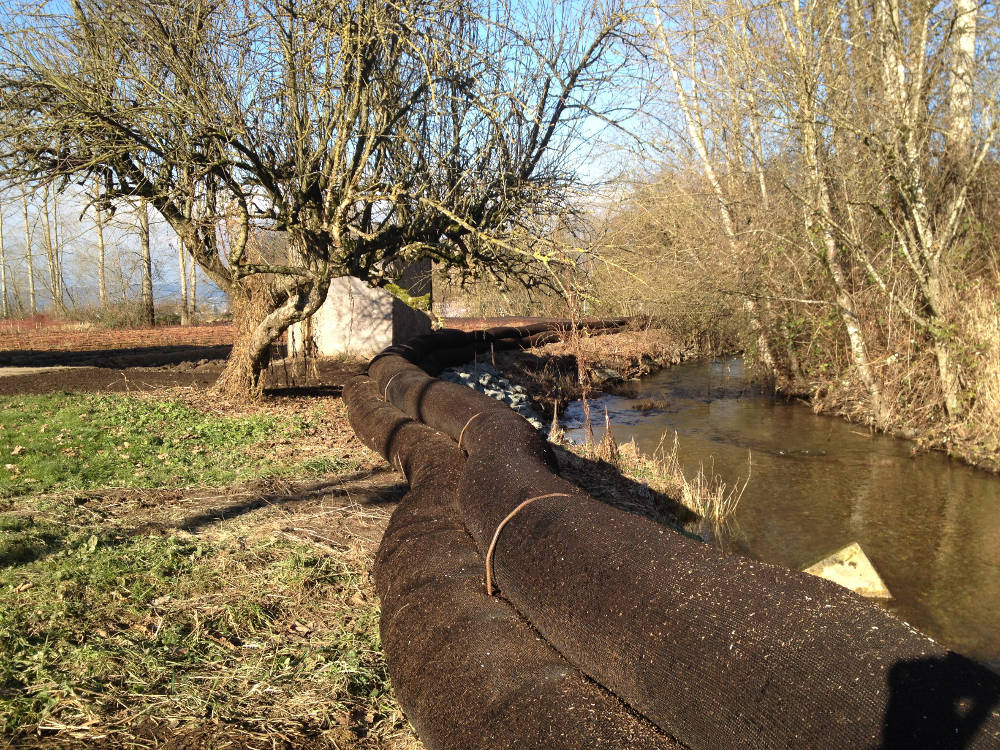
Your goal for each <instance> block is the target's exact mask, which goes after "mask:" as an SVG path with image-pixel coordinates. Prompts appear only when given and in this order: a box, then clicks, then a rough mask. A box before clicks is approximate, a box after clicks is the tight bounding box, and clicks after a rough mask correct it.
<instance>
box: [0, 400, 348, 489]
mask: <svg viewBox="0 0 1000 750" xmlns="http://www.w3.org/2000/svg"><path fill="white" fill-rule="evenodd" d="M306 421H308V417H299V418H298V419H297V420H296V421H293V422H287V421H283V420H281V419H279V418H278V417H277V416H274V415H270V414H259V415H252V416H240V417H220V416H216V415H207V414H202V413H200V412H198V411H196V410H194V409H191V408H189V407H187V406H185V405H184V404H182V403H179V402H176V401H150V400H143V399H137V398H131V397H128V396H118V395H92V394H65V393H63V394H53V395H45V396H18V397H8V398H0V497H10V496H13V495H22V494H29V493H41V492H55V491H64V490H69V491H77V490H86V489H93V488H109V487H159V486H175V487H184V486H191V485H216V484H225V483H229V482H233V481H239V480H243V479H249V478H253V477H259V476H264V475H274V474H280V473H287V471H288V470H289V469H290V468H291V464H289V463H285V462H282V461H274V460H273V458H272V456H271V455H270V454H269V451H268V449H269V448H270V447H271V446H273V445H274V444H275V442H276V441H281V440H288V439H291V438H294V437H296V436H297V435H299V434H300V433H301V431H302V426H303V424H304V423H305V422H306ZM299 468H302V469H303V471H304V472H306V473H320V472H329V471H338V470H340V469H341V468H343V467H342V465H341V464H339V463H338V462H337V460H336V459H330V458H327V459H317V458H313V459H311V460H310V463H309V465H308V466H305V467H304V468H303V467H299Z"/></svg>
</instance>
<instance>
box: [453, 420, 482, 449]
mask: <svg viewBox="0 0 1000 750" xmlns="http://www.w3.org/2000/svg"><path fill="white" fill-rule="evenodd" d="M485 413H486V412H484V411H477V412H476V413H475V414H473V415H472V416H471V417H469V421H468V422H466V423H465V427H463V428H462V431H461V432H460V433H458V449H459V450H462V438H463V437H464V436H465V429H466V427H468V426H469V425H470V424H472V420H473V419H475V418H476V417H478V416H480V415H482V414H485ZM466 453H468V451H466Z"/></svg>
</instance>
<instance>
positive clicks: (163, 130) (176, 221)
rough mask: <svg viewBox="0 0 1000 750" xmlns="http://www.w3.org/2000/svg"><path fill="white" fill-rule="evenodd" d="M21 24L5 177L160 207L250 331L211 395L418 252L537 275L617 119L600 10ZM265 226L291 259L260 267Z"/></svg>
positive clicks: (85, 4)
mask: <svg viewBox="0 0 1000 750" xmlns="http://www.w3.org/2000/svg"><path fill="white" fill-rule="evenodd" d="M20 10H21V13H20V14H17V13H15V12H13V10H12V9H9V10H8V14H9V17H11V18H14V17H17V18H19V19H21V20H20V21H19V24H18V25H17V26H16V28H11V29H8V30H7V31H6V32H5V34H4V42H3V47H4V49H3V51H2V52H3V56H4V59H5V63H4V67H3V70H2V71H0V91H2V92H3V93H2V94H0V100H2V103H3V109H4V118H3V120H4V123H3V125H2V126H0V142H2V143H4V144H6V148H5V149H4V151H5V153H4V154H3V160H4V162H5V163H7V164H8V165H9V166H8V169H7V172H8V175H9V176H15V177H16V176H17V174H18V172H19V171H20V172H21V173H22V174H24V175H26V176H27V175H37V174H38V173H39V172H41V173H42V174H45V175H47V176H49V178H51V179H56V178H59V177H66V176H70V175H79V174H81V173H82V174H86V175H90V176H93V177H94V178H97V179H99V180H100V182H101V186H102V191H103V192H104V194H105V195H106V196H107V197H108V198H109V199H114V198H115V197H132V196H135V197H144V198H146V199H147V200H149V202H150V203H151V204H152V205H153V206H154V207H155V208H156V210H158V211H159V212H160V213H161V214H162V215H163V217H164V218H165V219H166V220H167V222H169V223H170V224H171V226H173V228H174V229H175V230H176V231H177V233H178V235H179V236H180V237H181V238H182V239H183V240H184V244H185V247H187V248H188V250H189V251H190V252H191V253H192V254H193V255H194V257H195V260H196V261H197V263H198V265H199V266H200V267H201V268H202V270H203V271H204V272H205V273H206V274H208V276H209V277H210V278H212V279H213V280H214V281H215V282H216V283H217V284H219V285H220V287H222V288H223V289H224V290H226V291H228V292H229V293H230V296H231V299H232V300H233V305H234V310H235V311H236V314H237V315H238V316H239V317H240V320H239V321H238V328H239V329H240V330H241V331H242V332H243V335H241V336H240V340H239V341H238V342H237V344H236V345H235V346H234V348H233V354H232V356H231V358H230V361H229V364H228V366H227V369H226V371H225V372H224V374H223V377H222V378H221V379H220V386H219V387H220V388H222V389H223V390H227V389H228V390H231V391H233V392H242V393H247V392H259V389H260V373H261V371H262V370H263V368H264V367H266V365H267V359H268V353H269V351H270V345H271V343H272V342H273V341H274V340H275V338H276V337H277V336H279V335H280V334H281V333H282V332H283V331H284V330H285V329H286V328H287V327H288V325H290V324H291V323H293V322H296V321H298V320H302V319H304V318H305V317H307V316H309V315H311V314H312V313H313V312H314V311H315V310H316V309H317V308H318V307H319V305H320V304H321V303H322V301H323V299H324V298H325V296H326V293H327V289H328V288H329V282H330V280H331V278H332V277H333V276H336V275H341V274H345V273H347V274H351V275H354V276H357V277H359V278H362V279H364V280H366V281H368V282H369V283H371V284H373V285H376V286H386V285H388V284H391V283H392V281H393V279H394V277H395V275H396V274H397V273H399V270H400V268H401V267H402V266H403V265H405V264H406V263H408V262H411V261H413V260H414V259H416V258H419V257H430V258H432V259H433V260H435V261H437V262H438V263H440V264H442V265H443V266H448V267H453V268H456V269H460V270H463V269H464V270H465V271H467V272H471V271H472V270H473V269H475V268H487V269H490V270H491V271H493V272H496V273H498V274H501V275H505V276H510V275H513V276H519V277H521V278H522V279H525V280H528V282H529V283H531V280H532V279H533V278H537V277H538V276H539V272H540V270H541V271H542V272H543V273H542V274H541V275H542V276H544V269H545V267H546V266H547V265H549V264H551V263H553V262H556V260H557V259H556V258H554V257H552V255H551V254H550V253H548V252H547V251H545V250H544V249H542V248H541V247H540V246H538V245H536V244H533V243H532V242H531V239H530V237H531V236H533V235H537V234H538V232H537V231H535V230H536V227H535V225H536V224H539V223H542V224H544V221H545V219H544V217H545V216H547V215H549V214H551V213H553V212H555V211H559V210H562V209H563V208H564V200H565V196H566V191H567V188H568V187H569V186H570V185H571V184H572V182H573V175H572V172H570V171H569V170H568V169H567V168H566V165H567V162H566V159H567V158H568V155H569V153H570V151H571V149H572V148H573V147H574V145H575V141H574V140H573V137H572V133H573V127H574V124H575V123H578V122H581V121H582V120H583V119H584V118H586V117H587V116H588V115H589V114H591V113H593V112H595V110H596V109H597V108H598V107H599V105H600V106H607V105H604V104H603V102H604V101H605V100H603V99H601V98H600V97H599V96H598V94H599V91H600V90H601V88H602V87H605V86H607V85H608V84H609V83H610V72H611V70H612V69H613V67H615V66H616V65H621V62H620V58H619V59H615V58H613V57H611V56H609V55H606V54H605V53H606V52H607V50H608V49H609V48H610V46H611V45H612V44H614V43H615V41H616V40H617V37H618V34H619V30H620V28H621V26H622V24H623V23H624V21H625V16H624V14H623V13H622V11H621V9H620V8H619V7H617V5H616V3H615V2H613V1H609V2H599V1H596V0H595V2H593V3H592V5H591V6H590V7H588V8H587V9H581V8H577V7H574V8H569V7H563V6H557V7H555V8H552V9H549V8H547V7H544V6H542V5H538V4H535V3H530V2H526V3H525V4H524V5H523V6H516V5H514V4H513V0H512V2H510V3H505V2H501V3H483V4H481V5H477V4H475V3H468V2H459V0H433V1H432V2H425V1H424V0H421V1H420V2H417V0H406V1H404V2H402V3H393V4H386V3H382V2H374V0H364V1H362V2H354V1H352V2H347V1H346V0H224V1H223V2H212V3H209V2H207V1H205V0H195V1H194V2H191V3H185V4H183V5H169V6H159V5H158V6H155V7H152V6H149V5H148V4H146V3H144V2H139V0H114V1H113V2H110V3H101V4H97V3H95V2H92V0H74V2H72V3H71V9H70V11H71V12H68V13H67V14H66V15H64V16H59V17H58V23H53V22H52V16H51V15H45V16H42V15H41V14H40V13H39V12H36V11H32V10H31V9H30V8H23V9H20ZM581 10H582V11H583V12H581ZM265 228H266V229H274V230H278V231H281V232H283V233H285V235H286V237H287V239H288V249H287V251H286V252H285V253H283V254H282V255H281V257H261V256H259V255H257V254H256V253H255V249H254V248H255V243H254V242H252V241H251V238H252V236H253V235H254V233H255V232H259V231H260V230H261V229H265ZM522 238H524V239H523V241H522ZM265 287H266V288H267V291H266V292H265V291H264V288H265ZM249 300H253V301H254V304H245V302H247V301H249ZM257 303H259V304H257Z"/></svg>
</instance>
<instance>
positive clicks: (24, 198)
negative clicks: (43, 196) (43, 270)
mask: <svg viewBox="0 0 1000 750" xmlns="http://www.w3.org/2000/svg"><path fill="white" fill-rule="evenodd" d="M21 210H22V211H23V216H24V254H25V260H26V262H27V264H28V308H29V309H30V310H31V314H32V315H37V314H38V298H37V297H36V296H35V259H34V257H33V256H32V253H31V242H32V240H33V239H34V234H35V232H34V230H33V228H32V226H31V224H29V223H28V193H27V192H26V191H25V190H23V189H22V190H21Z"/></svg>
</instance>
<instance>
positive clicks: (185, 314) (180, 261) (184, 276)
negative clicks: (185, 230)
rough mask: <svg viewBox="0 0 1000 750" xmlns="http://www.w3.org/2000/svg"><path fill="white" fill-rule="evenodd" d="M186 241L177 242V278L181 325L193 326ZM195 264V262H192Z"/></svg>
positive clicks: (179, 240)
mask: <svg viewBox="0 0 1000 750" xmlns="http://www.w3.org/2000/svg"><path fill="white" fill-rule="evenodd" d="M184 255H185V253H184V240H182V239H179V238H178V240H177V265H178V269H177V277H178V279H179V280H180V286H181V325H182V326H186V325H190V324H191V308H190V307H189V306H188V273H187V266H186V264H185V261H184ZM192 263H193V261H192Z"/></svg>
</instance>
